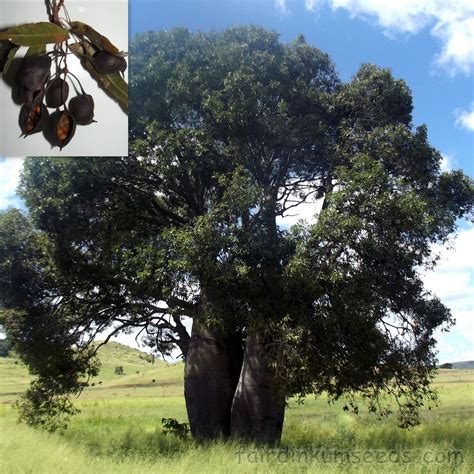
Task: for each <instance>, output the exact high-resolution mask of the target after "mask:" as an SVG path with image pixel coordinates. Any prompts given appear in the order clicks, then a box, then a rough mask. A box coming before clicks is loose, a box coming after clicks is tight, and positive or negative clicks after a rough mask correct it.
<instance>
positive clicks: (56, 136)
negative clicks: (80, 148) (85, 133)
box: [48, 110, 76, 149]
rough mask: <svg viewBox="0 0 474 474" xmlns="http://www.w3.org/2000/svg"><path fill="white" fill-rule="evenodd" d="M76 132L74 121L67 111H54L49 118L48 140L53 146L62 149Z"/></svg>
mask: <svg viewBox="0 0 474 474" xmlns="http://www.w3.org/2000/svg"><path fill="white" fill-rule="evenodd" d="M75 132H76V120H75V119H74V117H73V116H72V115H71V114H70V112H69V111H67V110H56V112H54V114H52V115H51V116H50V117H49V123H48V139H49V141H50V143H51V145H53V146H58V147H59V148H60V149H63V148H64V147H65V146H66V145H67V144H68V143H69V142H70V141H71V139H72V137H73V136H74V133H75Z"/></svg>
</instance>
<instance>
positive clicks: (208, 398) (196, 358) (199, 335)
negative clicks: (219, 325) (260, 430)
mask: <svg viewBox="0 0 474 474" xmlns="http://www.w3.org/2000/svg"><path fill="white" fill-rule="evenodd" d="M242 359H243V350H242V346H241V338H240V345H239V336H238V335H232V336H228V337H224V336H222V335H221V334H219V333H218V332H216V331H214V330H212V329H211V328H209V327H207V326H206V325H205V324H203V323H202V322H201V321H199V319H195V320H194V321H193V328H192V332H191V340H190V344H189V350H188V354H187V357H186V362H185V372H184V396H185V400H186V409H187V412H188V419H189V424H190V428H191V433H192V435H193V437H194V438H195V439H197V440H199V441H208V440H212V439H216V438H219V437H228V436H229V434H230V410H231V406H232V399H233V396H234V393H235V388H236V386H237V381H238V375H237V374H238V373H240V368H241V366H242Z"/></svg>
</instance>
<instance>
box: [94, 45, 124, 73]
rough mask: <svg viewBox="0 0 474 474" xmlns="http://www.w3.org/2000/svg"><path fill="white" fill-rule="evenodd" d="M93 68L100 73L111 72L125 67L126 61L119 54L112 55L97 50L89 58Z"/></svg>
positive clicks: (119, 70)
mask: <svg viewBox="0 0 474 474" xmlns="http://www.w3.org/2000/svg"><path fill="white" fill-rule="evenodd" d="M90 60H91V62H92V65H93V66H94V68H95V70H96V71H97V72H99V73H100V74H113V73H114V72H123V71H125V69H127V61H125V58H122V57H121V56H114V55H113V54H109V53H107V52H105V51H98V52H97V53H95V54H94V56H92V58H90Z"/></svg>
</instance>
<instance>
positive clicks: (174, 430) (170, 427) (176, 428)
mask: <svg viewBox="0 0 474 474" xmlns="http://www.w3.org/2000/svg"><path fill="white" fill-rule="evenodd" d="M161 423H163V431H162V433H163V434H164V435H167V434H174V435H175V436H177V437H178V438H179V439H186V438H187V437H188V436H189V433H190V429H189V424H188V423H180V422H179V421H178V420H176V419H174V418H162V420H161Z"/></svg>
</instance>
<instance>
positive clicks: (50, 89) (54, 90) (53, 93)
mask: <svg viewBox="0 0 474 474" xmlns="http://www.w3.org/2000/svg"><path fill="white" fill-rule="evenodd" d="M68 96H69V85H68V83H67V82H66V81H65V80H64V79H61V78H60V77H59V76H57V77H55V78H54V79H53V80H52V81H50V82H49V83H48V85H47V86H46V105H47V106H48V107H52V108H55V109H57V108H58V107H61V105H63V104H65V103H66V100H67V98H68Z"/></svg>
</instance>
